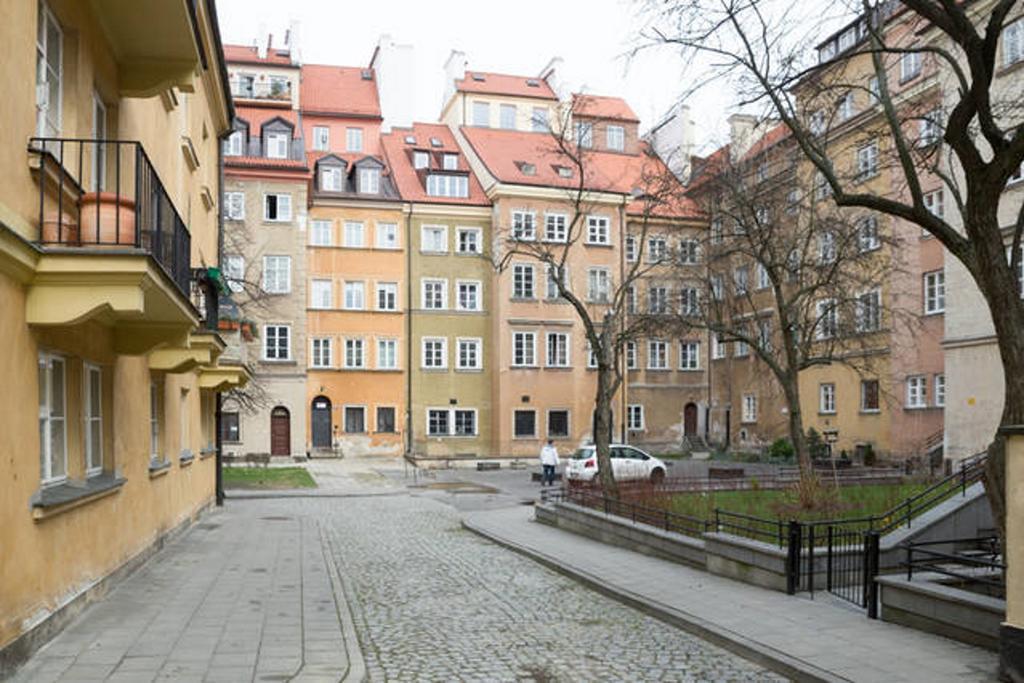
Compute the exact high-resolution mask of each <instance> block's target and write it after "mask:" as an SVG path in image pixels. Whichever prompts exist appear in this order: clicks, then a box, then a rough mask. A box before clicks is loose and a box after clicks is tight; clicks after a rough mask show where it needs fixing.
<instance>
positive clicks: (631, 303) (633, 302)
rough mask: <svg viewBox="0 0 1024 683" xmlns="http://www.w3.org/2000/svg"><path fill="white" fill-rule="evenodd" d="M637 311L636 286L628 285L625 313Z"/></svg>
mask: <svg viewBox="0 0 1024 683" xmlns="http://www.w3.org/2000/svg"><path fill="white" fill-rule="evenodd" d="M636 311H637V294H636V287H634V286H633V285H630V286H629V287H627V288H626V313H629V314H631V315H632V314H635V313H636Z"/></svg>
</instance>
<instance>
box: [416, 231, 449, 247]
mask: <svg viewBox="0 0 1024 683" xmlns="http://www.w3.org/2000/svg"><path fill="white" fill-rule="evenodd" d="M427 235H430V236H431V239H430V240H428V239H427ZM437 235H439V236H440V239H439V240H434V239H433V237H434V236H437ZM420 251H421V252H423V253H426V254H447V253H448V226H447V225H423V226H420Z"/></svg>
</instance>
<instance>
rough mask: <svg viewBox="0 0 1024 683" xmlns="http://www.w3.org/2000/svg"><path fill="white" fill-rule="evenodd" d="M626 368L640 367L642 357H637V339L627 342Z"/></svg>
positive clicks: (634, 368)
mask: <svg viewBox="0 0 1024 683" xmlns="http://www.w3.org/2000/svg"><path fill="white" fill-rule="evenodd" d="M625 356H626V369H627V370H637V369H639V368H640V359H639V358H638V357H637V347H636V342H635V341H628V342H626V350H625Z"/></svg>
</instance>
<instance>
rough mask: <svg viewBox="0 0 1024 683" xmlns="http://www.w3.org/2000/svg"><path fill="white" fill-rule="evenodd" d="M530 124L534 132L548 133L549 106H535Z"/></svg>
mask: <svg viewBox="0 0 1024 683" xmlns="http://www.w3.org/2000/svg"><path fill="white" fill-rule="evenodd" d="M530 124H531V130H533V132H534V133H546V132H547V131H548V108H547V107H534V108H533V117H532V118H531V119H530Z"/></svg>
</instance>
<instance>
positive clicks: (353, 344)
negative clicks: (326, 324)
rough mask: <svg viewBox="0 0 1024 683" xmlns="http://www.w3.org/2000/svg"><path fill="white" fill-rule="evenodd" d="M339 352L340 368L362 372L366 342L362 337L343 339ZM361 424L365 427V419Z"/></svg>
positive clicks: (364, 363) (364, 362)
mask: <svg viewBox="0 0 1024 683" xmlns="http://www.w3.org/2000/svg"><path fill="white" fill-rule="evenodd" d="M341 351H342V355H341V367H343V368H345V369H346V370H363V369H364V368H366V340H365V339H364V338H363V337H345V338H344V340H343V342H342V349H341ZM353 361H357V362H353ZM342 417H344V413H342ZM364 417H365V416H364ZM363 424H364V426H365V424H366V421H365V419H364V421H363Z"/></svg>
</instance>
